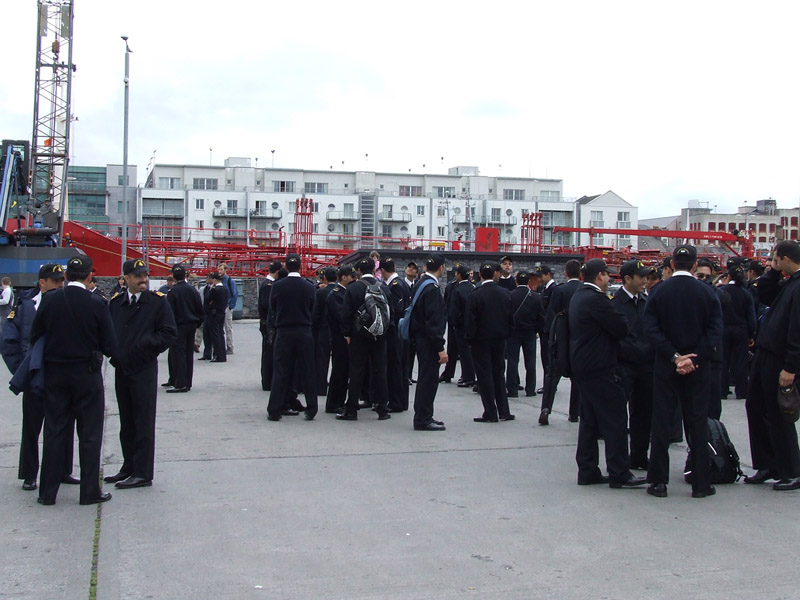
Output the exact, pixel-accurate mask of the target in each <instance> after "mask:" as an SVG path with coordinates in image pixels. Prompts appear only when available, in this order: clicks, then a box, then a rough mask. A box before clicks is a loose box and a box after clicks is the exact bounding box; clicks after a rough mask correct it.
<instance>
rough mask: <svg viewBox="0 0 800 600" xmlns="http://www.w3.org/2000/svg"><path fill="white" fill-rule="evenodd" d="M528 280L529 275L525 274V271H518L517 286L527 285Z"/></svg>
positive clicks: (529, 278)
mask: <svg viewBox="0 0 800 600" xmlns="http://www.w3.org/2000/svg"><path fill="white" fill-rule="evenodd" d="M530 280H531V276H530V273H526V272H525V271H520V272H519V273H517V285H528V282H529V281H530Z"/></svg>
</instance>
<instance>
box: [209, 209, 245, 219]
mask: <svg viewBox="0 0 800 600" xmlns="http://www.w3.org/2000/svg"><path fill="white" fill-rule="evenodd" d="M214 216H215V217H241V218H244V217H246V216H247V209H246V208H215V209H214Z"/></svg>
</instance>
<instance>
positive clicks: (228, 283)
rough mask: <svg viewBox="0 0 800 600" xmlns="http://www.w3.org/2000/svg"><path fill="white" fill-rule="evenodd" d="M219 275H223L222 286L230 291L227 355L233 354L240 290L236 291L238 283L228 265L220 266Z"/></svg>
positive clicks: (226, 325)
mask: <svg viewBox="0 0 800 600" xmlns="http://www.w3.org/2000/svg"><path fill="white" fill-rule="evenodd" d="M219 274H220V275H222V285H223V286H225V289H226V290H228V308H227V309H226V310H225V350H226V353H227V354H233V309H234V308H236V301H237V300H238V298H239V290H237V289H236V282H235V281H234V280H233V278H232V277H231V276H230V275H228V265H226V264H225V263H222V264H221V265H220V266H219Z"/></svg>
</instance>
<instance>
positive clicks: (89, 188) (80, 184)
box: [67, 181, 107, 194]
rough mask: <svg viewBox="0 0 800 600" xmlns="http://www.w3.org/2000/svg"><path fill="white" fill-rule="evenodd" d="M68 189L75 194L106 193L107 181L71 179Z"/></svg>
mask: <svg viewBox="0 0 800 600" xmlns="http://www.w3.org/2000/svg"><path fill="white" fill-rule="evenodd" d="M67 189H68V190H69V191H70V192H71V193H73V194H105V193H106V192H107V190H106V182H105V181H102V182H101V181H69V182H68V183H67Z"/></svg>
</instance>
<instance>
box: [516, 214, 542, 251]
mask: <svg viewBox="0 0 800 600" xmlns="http://www.w3.org/2000/svg"><path fill="white" fill-rule="evenodd" d="M519 241H520V246H521V249H520V252H523V253H524V252H528V253H538V252H541V251H542V213H540V212H533V213H526V214H524V215H522V226H521V227H520V232H519Z"/></svg>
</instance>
